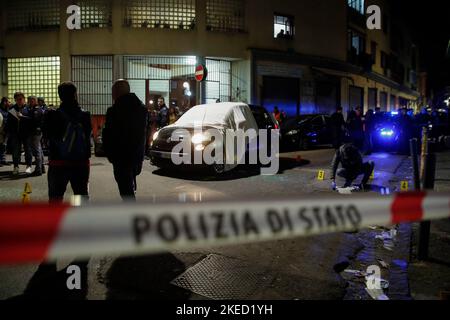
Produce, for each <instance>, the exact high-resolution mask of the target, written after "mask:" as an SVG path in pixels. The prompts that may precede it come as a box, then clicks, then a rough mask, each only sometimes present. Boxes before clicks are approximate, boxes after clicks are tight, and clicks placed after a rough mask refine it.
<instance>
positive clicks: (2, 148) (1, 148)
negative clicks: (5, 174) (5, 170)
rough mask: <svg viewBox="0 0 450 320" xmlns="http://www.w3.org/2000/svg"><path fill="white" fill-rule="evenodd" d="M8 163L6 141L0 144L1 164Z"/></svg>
mask: <svg viewBox="0 0 450 320" xmlns="http://www.w3.org/2000/svg"><path fill="white" fill-rule="evenodd" d="M5 161H6V141H5V142H0V164H1V163H2V162H5Z"/></svg>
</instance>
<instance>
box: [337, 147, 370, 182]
mask: <svg viewBox="0 0 450 320" xmlns="http://www.w3.org/2000/svg"><path fill="white" fill-rule="evenodd" d="M339 165H341V166H342V167H341V168H340V169H339V170H338V168H339ZM374 169H375V163H374V162H367V163H363V158H362V156H361V153H360V152H359V150H358V148H356V146H354V145H353V144H352V143H347V144H344V145H343V146H341V147H340V148H339V149H338V150H337V151H336V154H335V155H334V158H333V162H332V164H331V184H332V188H333V189H336V175H338V176H339V177H342V178H344V179H345V185H344V188H348V187H350V186H351V185H352V183H353V182H354V181H355V180H356V179H357V178H358V177H359V176H360V175H364V176H363V179H362V181H361V185H360V187H361V189H363V190H365V189H368V186H367V183H368V182H369V179H370V176H371V175H372V172H373V170H374Z"/></svg>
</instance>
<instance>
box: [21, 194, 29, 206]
mask: <svg viewBox="0 0 450 320" xmlns="http://www.w3.org/2000/svg"><path fill="white" fill-rule="evenodd" d="M29 203H30V194H29V193H23V194H22V204H29Z"/></svg>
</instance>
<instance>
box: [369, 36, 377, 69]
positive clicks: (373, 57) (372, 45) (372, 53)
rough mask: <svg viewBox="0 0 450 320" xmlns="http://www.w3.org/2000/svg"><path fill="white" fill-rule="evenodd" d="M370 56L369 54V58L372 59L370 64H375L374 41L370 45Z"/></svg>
mask: <svg viewBox="0 0 450 320" xmlns="http://www.w3.org/2000/svg"><path fill="white" fill-rule="evenodd" d="M370 54H371V56H372V57H371V58H372V63H373V64H376V63H377V43H376V42H375V41H372V42H371V43H370Z"/></svg>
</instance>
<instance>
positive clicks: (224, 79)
mask: <svg viewBox="0 0 450 320" xmlns="http://www.w3.org/2000/svg"><path fill="white" fill-rule="evenodd" d="M206 68H207V69H208V78H207V81H206V103H215V102H216V101H217V100H220V102H229V101H231V62H229V61H225V60H212V59H207V60H206Z"/></svg>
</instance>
